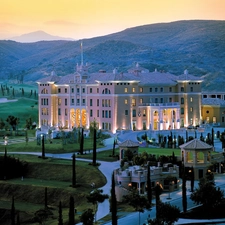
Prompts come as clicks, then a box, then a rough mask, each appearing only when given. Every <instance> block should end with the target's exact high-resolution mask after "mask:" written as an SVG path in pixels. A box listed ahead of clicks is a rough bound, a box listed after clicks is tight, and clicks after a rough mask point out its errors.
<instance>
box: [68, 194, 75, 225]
mask: <svg viewBox="0 0 225 225" xmlns="http://www.w3.org/2000/svg"><path fill="white" fill-rule="evenodd" d="M74 224H75V220H74V198H73V196H70V208H69V223H68V225H74Z"/></svg>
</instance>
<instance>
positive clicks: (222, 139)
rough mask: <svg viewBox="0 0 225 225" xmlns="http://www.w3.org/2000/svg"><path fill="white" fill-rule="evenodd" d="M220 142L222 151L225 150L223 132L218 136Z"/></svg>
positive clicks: (224, 135)
mask: <svg viewBox="0 0 225 225" xmlns="http://www.w3.org/2000/svg"><path fill="white" fill-rule="evenodd" d="M220 141H221V142H222V149H224V148H225V132H222V133H221V134H220Z"/></svg>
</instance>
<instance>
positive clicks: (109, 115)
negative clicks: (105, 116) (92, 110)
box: [109, 110, 111, 118]
mask: <svg viewBox="0 0 225 225" xmlns="http://www.w3.org/2000/svg"><path fill="white" fill-rule="evenodd" d="M109 118H111V111H110V110H109Z"/></svg>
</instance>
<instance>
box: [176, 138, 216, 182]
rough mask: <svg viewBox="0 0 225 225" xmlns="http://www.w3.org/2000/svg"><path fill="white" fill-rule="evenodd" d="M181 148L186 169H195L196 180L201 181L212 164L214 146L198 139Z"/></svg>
mask: <svg viewBox="0 0 225 225" xmlns="http://www.w3.org/2000/svg"><path fill="white" fill-rule="evenodd" d="M179 147H180V148H181V156H182V160H183V163H184V166H185V167H192V166H193V168H194V177H195V180H199V179H200V178H202V177H204V176H205V174H206V173H207V168H208V166H209V165H210V164H211V151H213V146H211V145H208V144H206V143H205V142H203V141H200V140H198V139H194V140H191V141H189V142H187V143H185V144H183V145H180V146H179Z"/></svg>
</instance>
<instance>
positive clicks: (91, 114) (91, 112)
mask: <svg viewBox="0 0 225 225" xmlns="http://www.w3.org/2000/svg"><path fill="white" fill-rule="evenodd" d="M92 116H93V111H92V109H91V110H90V117H92Z"/></svg>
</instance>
